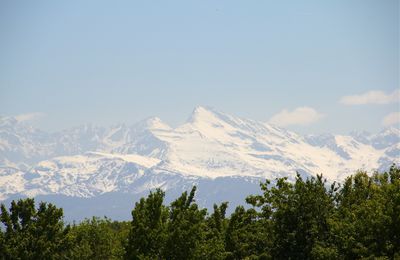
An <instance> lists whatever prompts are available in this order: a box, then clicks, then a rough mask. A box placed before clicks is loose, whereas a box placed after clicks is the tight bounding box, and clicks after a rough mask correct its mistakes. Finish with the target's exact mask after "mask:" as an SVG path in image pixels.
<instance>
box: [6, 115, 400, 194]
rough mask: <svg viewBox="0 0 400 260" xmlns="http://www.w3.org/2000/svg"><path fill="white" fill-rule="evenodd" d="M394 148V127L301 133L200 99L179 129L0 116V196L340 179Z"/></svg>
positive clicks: (397, 134)
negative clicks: (37, 123)
mask: <svg viewBox="0 0 400 260" xmlns="http://www.w3.org/2000/svg"><path fill="white" fill-rule="evenodd" d="M399 154H400V131H399V129H397V128H388V129H385V130H384V131H382V132H381V133H378V134H375V135H370V134H367V133H353V134H351V135H332V134H325V135H308V136H300V135H298V134H296V133H293V132H290V131H287V130H285V129H282V128H278V127H275V126H273V125H269V124H266V123H263V122H257V121H254V120H248V119H243V118H239V117H235V116H231V115H227V114H224V113H221V112H219V111H215V110H213V109H210V108H205V107H197V108H196V109H195V110H194V111H193V112H192V114H191V116H190V117H189V119H188V120H187V122H186V123H184V124H183V125H181V126H178V127H177V128H171V127H169V126H168V125H167V124H165V123H163V122H162V121H161V119H159V118H157V117H153V118H148V119H146V120H143V121H141V122H138V123H136V124H134V125H132V126H127V125H124V124H120V125H115V126H112V127H110V128H103V127H97V126H92V125H84V126H81V127H75V128H72V129H69V130H64V131H61V132H58V133H52V134H49V133H46V132H43V131H40V130H38V129H35V128H32V127H31V126H28V125H25V124H21V123H20V122H18V121H17V120H14V119H13V118H11V117H7V118H0V199H1V200H4V199H6V198H8V197H10V196H12V195H15V194H24V195H28V196H38V195H45V194H62V195H66V196H73V197H96V196H98V195H100V194H105V193H110V192H127V193H140V192H145V191H148V190H149V189H153V188H156V187H161V188H163V189H165V190H169V189H177V188H180V189H182V188H183V187H186V186H190V185H192V184H195V183H201V181H202V180H207V183H208V181H212V180H216V179H218V178H239V179H242V180H243V181H244V180H250V179H251V180H254V179H259V180H262V179H265V178H268V179H275V178H277V177H284V176H286V177H289V179H293V178H294V176H295V174H296V172H299V173H300V174H302V175H304V176H309V175H316V174H320V173H323V174H324V176H325V177H326V178H327V179H328V180H329V181H341V180H343V179H344V178H346V177H347V176H348V175H349V174H352V173H354V172H355V171H356V170H359V169H364V170H368V171H372V170H375V169H379V170H382V169H386V168H388V167H389V166H390V165H391V164H392V163H397V164H398V163H399V162H400V158H399ZM229 180H231V179H229ZM252 182H253V181H252ZM221 183H222V182H221ZM207 185H208V184H207ZM217 188H218V187H217V186H216V189H217ZM219 188H221V187H219Z"/></svg>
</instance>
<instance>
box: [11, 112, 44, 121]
mask: <svg viewBox="0 0 400 260" xmlns="http://www.w3.org/2000/svg"><path fill="white" fill-rule="evenodd" d="M44 115H45V114H44V113H40V112H34V113H26V114H20V115H17V116H15V117H14V118H15V119H17V120H18V121H19V122H24V121H32V120H36V119H39V118H41V117H43V116H44Z"/></svg>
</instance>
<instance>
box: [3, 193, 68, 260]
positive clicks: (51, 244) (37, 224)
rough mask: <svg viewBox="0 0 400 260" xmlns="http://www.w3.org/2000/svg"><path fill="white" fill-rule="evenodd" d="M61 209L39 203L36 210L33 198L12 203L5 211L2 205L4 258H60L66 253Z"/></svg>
mask: <svg viewBox="0 0 400 260" xmlns="http://www.w3.org/2000/svg"><path fill="white" fill-rule="evenodd" d="M62 217H63V212H62V209H58V208H57V207H55V206H54V205H52V204H47V203H44V202H41V203H40V204H39V208H38V209H37V210H36V209H35V202H34V200H33V199H24V200H18V201H17V202H15V201H13V202H12V203H11V207H10V210H9V211H8V210H7V209H6V207H5V206H4V205H1V215H0V219H1V222H2V223H3V225H4V226H5V227H6V229H5V233H4V234H3V233H2V235H1V239H2V240H3V241H4V244H3V245H2V251H1V252H0V256H1V257H2V258H6V259H62V258H64V257H65V256H66V253H67V250H68V248H67V247H66V243H67V241H66V233H67V232H68V228H66V227H64V223H63V222H62Z"/></svg>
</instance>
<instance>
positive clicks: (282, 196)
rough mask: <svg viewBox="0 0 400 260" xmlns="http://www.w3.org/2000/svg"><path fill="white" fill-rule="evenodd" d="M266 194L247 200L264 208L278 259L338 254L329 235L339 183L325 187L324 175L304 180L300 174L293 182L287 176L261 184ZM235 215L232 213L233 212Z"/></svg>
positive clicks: (273, 249) (264, 218)
mask: <svg viewBox="0 0 400 260" xmlns="http://www.w3.org/2000/svg"><path fill="white" fill-rule="evenodd" d="M261 189H262V191H263V195H258V196H250V197H248V198H247V202H248V203H250V204H252V205H253V206H255V207H259V208H261V213H262V214H261V215H260V216H261V219H263V221H264V222H265V223H266V225H269V226H270V228H271V229H272V231H273V234H271V235H270V239H271V240H272V241H273V245H272V249H271V254H272V257H273V258H276V259H290V258H292V259H293V258H302V259H309V258H313V259H329V258H335V257H336V256H337V249H336V248H335V246H334V245H333V244H332V242H331V240H332V238H331V236H330V225H329V221H330V216H331V214H332V213H333V212H334V210H335V207H334V206H335V205H334V198H335V195H334V194H335V192H336V191H337V186H336V185H335V184H333V185H332V186H331V189H330V191H328V190H327V189H326V180H324V179H323V178H322V176H321V175H319V176H317V178H314V177H311V178H308V179H307V180H306V181H304V180H303V179H302V178H301V176H300V175H299V174H298V175H297V177H296V181H295V183H294V184H292V183H290V182H288V181H287V178H280V179H277V182H276V185H275V186H274V187H270V182H269V181H266V182H265V183H263V184H261ZM232 218H233V216H232Z"/></svg>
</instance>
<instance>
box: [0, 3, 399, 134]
mask: <svg viewBox="0 0 400 260" xmlns="http://www.w3.org/2000/svg"><path fill="white" fill-rule="evenodd" d="M0 35H1V41H0V57H1V58H0V114H2V115H19V116H20V118H27V119H29V118H35V120H34V122H33V123H35V124H36V125H38V126H40V127H41V128H43V129H47V130H57V129H61V128H65V127H70V126H74V125H79V124H83V123H94V124H99V125H110V124H114V123H118V122H126V123H133V122H136V121H138V120H140V119H143V118H146V117H148V116H152V115H157V116H159V117H160V118H162V119H163V120H164V121H166V122H167V123H169V124H171V125H172V126H176V125H178V124H180V123H182V122H184V121H185V120H186V118H187V117H188V116H189V114H190V113H191V111H192V110H193V108H194V107H195V106H197V105H206V106H211V107H214V108H215V109H217V110H220V111H223V112H226V113H230V114H234V115H238V116H243V117H248V118H252V119H256V120H261V121H265V122H268V121H269V122H273V123H276V124H280V125H282V126H284V127H287V128H289V129H292V130H295V131H298V132H302V133H319V132H335V133H348V132H350V131H353V130H367V131H371V132H374V131H378V130H379V129H381V128H382V127H384V126H388V125H391V124H395V125H396V124H397V125H398V124H399V123H398V122H397V121H398V117H399V102H398V101H399V98H398V92H396V90H398V89H399V1H390V0H375V1H369V0H360V1H356V0H343V1H341V0H338V1H285V0H284V1H231V0H230V1H198V0H197V1H1V2H0ZM371 91H372V92H371ZM355 95H357V96H355ZM349 96H350V97H349ZM37 115H42V116H41V117H40V118H39V117H38V116H37ZM24 116H25V117H24ZM396 122H397V123H396Z"/></svg>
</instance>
